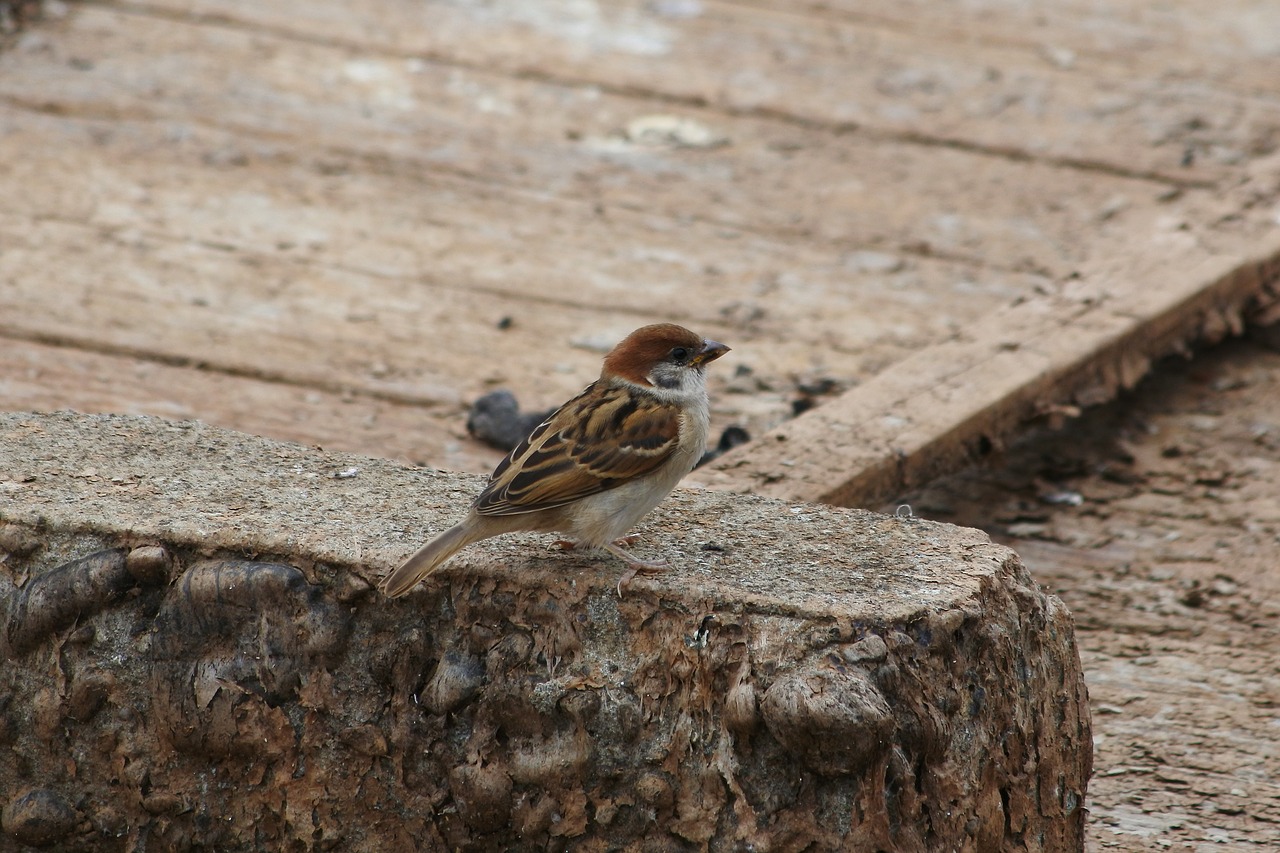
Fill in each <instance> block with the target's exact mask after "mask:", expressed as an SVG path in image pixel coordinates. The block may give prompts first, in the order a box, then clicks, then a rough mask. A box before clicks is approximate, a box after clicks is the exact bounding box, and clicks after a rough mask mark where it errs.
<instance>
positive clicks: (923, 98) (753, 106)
mask: <svg viewBox="0 0 1280 853" xmlns="http://www.w3.org/2000/svg"><path fill="white" fill-rule="evenodd" d="M129 5H133V6H134V7H135V8H141V9H146V10H152V9H165V10H168V11H169V12H170V13H171V14H175V15H178V16H182V17H187V16H195V17H201V18H203V19H205V20H217V21H219V22H227V23H229V24H230V25H232V26H241V27H245V28H246V29H250V30H261V29H263V28H269V29H274V30H276V31H280V32H287V33H296V34H298V35H304V36H307V37H310V38H313V39H316V40H320V41H324V42H327V43H334V42H335V40H336V41H338V42H339V43H345V44H353V45H369V44H377V45H379V47H380V49H382V50H397V51H400V52H402V53H403V54H404V55H406V56H428V57H433V58H435V57H438V58H441V59H444V60H446V61H449V62H453V63H456V64H459V65H462V66H466V67H472V68H475V67H482V68H495V69H501V70H502V71H504V72H506V73H509V74H512V75H517V76H527V77H533V78H535V79H551V80H557V81H561V82H566V83H571V84H574V85H596V86H600V87H604V88H607V89H608V90H610V91H619V92H629V93H635V94H642V95H644V96H646V97H651V98H665V99H669V100H672V101H675V102H678V103H680V104H684V105H689V106H700V105H708V106H711V107H712V108H714V109H716V110H719V111H725V112H729V113H734V114H747V115H770V116H774V117H777V118H780V119H784V120H787V121H790V122H792V123H795V124H799V125H803V126H812V125H818V126H822V127H828V128H843V129H857V130H858V131H859V132H861V133H864V134H885V135H889V136H891V137H893V138H895V139H898V140H911V141H915V142H927V143H929V144H933V145H939V146H955V147H962V148H970V149H974V150H981V151H985V152H988V153H990V154H993V155H996V156H1000V157H1012V158H1017V159H1023V158H1032V159H1041V160H1046V161H1049V162H1056V163H1069V164H1076V165H1079V166H1081V167H1083V168H1087V169H1101V170H1104V171H1109V172H1115V173H1121V174H1142V175H1161V176H1163V177H1164V178H1165V179H1167V180H1171V181H1177V182H1203V181H1211V180H1218V179H1221V178H1223V177H1225V176H1226V175H1228V174H1230V173H1231V172H1232V171H1233V169H1234V167H1235V166H1236V165H1237V164H1238V162H1239V160H1240V158H1241V157H1247V156H1251V155H1252V154H1254V153H1256V152H1257V151H1258V150H1266V148H1265V146H1266V143H1267V141H1268V139H1270V137H1271V135H1272V134H1273V132H1274V127H1275V126H1276V125H1277V123H1280V105H1277V104H1276V103H1275V101H1274V97H1273V96H1274V93H1275V92H1276V84H1275V83H1274V82H1270V83H1269V81H1268V78H1267V77H1266V75H1265V70H1264V71H1261V72H1259V73H1258V77H1257V79H1256V85H1254V86H1250V87H1248V88H1249V89H1250V91H1249V92H1246V93H1239V92H1235V91H1232V90H1231V89H1230V88H1227V87H1224V86H1214V87H1209V86H1206V85H1204V84H1202V83H1200V82H1198V80H1199V79H1200V78H1198V77H1190V78H1189V79H1191V80H1193V81H1197V82H1183V80H1182V79H1181V78H1180V77H1179V76H1177V75H1176V74H1171V73H1170V72H1171V71H1172V70H1176V68H1177V66H1176V65H1175V66H1174V67H1173V68H1171V67H1170V66H1169V65H1164V66H1161V65H1159V64H1157V65H1156V66H1155V67H1153V68H1150V69H1139V73H1136V74H1134V73H1132V69H1131V68H1128V67H1126V66H1127V65H1128V62H1127V61H1126V59H1125V53H1124V51H1123V50H1119V51H1117V54H1118V55H1117V57H1116V61H1115V62H1113V63H1102V64H1101V66H1100V67H1097V68H1095V67H1092V64H1091V63H1088V62H1085V61H1083V60H1082V61H1080V62H1078V63H1075V64H1070V65H1068V67H1062V66H1063V63H1062V61H1061V60H1060V59H1056V58H1055V54H1054V52H1053V50H1052V45H1050V46H1049V48H1050V49H1049V50H1048V51H1046V49H1045V46H1044V45H1032V44H1026V43H1022V44H1018V43H1009V42H1007V41H1004V40H1000V39H993V40H989V41H987V42H985V43H980V44H979V45H978V46H976V47H975V46H974V45H973V44H971V43H970V38H969V37H968V33H966V37H965V38H957V36H956V34H955V32H952V31H946V30H942V31H938V30H933V29H930V28H929V27H928V26H923V27H921V26H912V27H910V28H905V27H903V26H902V24H901V23H897V24H896V25H895V26H885V25H883V24H882V23H880V22H878V21H876V20H873V19H868V18H862V19H860V20H849V19H847V18H843V17H841V16H838V15H833V14H831V13H829V12H826V11H825V10H819V11H818V12H817V13H815V14H795V12H794V10H793V7H792V6H791V5H789V4H788V5H787V6H785V7H784V6H782V5H781V4H778V5H777V6H776V7H773V8H770V7H764V6H754V5H745V4H742V3H735V2H717V0H707V2H701V3H697V4H648V3H643V2H641V0H629V2H622V3H610V4H607V5H601V6H597V5H595V4H578V5H572V4H565V5H551V6H547V5H541V4H540V5H538V6H536V7H531V6H529V5H528V4H522V3H484V4H474V5H472V4H437V5H432V6H430V7H425V8H424V7H422V6H420V5H419V4H409V3H403V2H398V0H382V2H377V3H373V4H367V5H361V7H360V9H359V11H358V12H355V11H354V10H352V9H350V8H348V7H347V5H346V4H344V3H342V2H341V0H330V2H327V3H318V4H315V7H314V8H313V9H312V10H310V11H308V12H307V13H306V14H299V13H298V12H296V11H295V10H292V9H285V8H283V7H279V6H276V5H275V4H256V3H248V2H244V0H204V2H200V3H198V4H196V5H194V6H193V5H192V4H191V3H187V2H178V0H161V2H155V3H153V2H146V3H138V4H129ZM1218 14H1220V15H1221V20H1224V21H1226V20H1229V19H1230V11H1229V10H1224V11H1223V12H1220V13H1218ZM929 15H932V9H931V8H930V9H929V10H928V11H927V13H926V15H925V17H926V18H927V17H928V16H929ZM1264 15H1265V13H1264ZM1192 17H1193V16H1191V15H1188V16H1187V20H1190V19H1191V18H1192ZM964 20H965V21H966V23H968V21H969V19H968V18H965V19H964ZM1262 20H1263V21H1264V22H1265V21H1266V20H1267V19H1266V18H1265V17H1264V18H1263V19H1262ZM973 26H974V27H977V28H980V27H981V23H980V21H974V22H973ZM335 33H341V34H342V36H341V37H335V35H334V34H335ZM1259 52H1265V51H1259ZM1185 54H1186V51H1183V52H1182V53H1181V54H1179V53H1177V52H1174V51H1170V52H1169V53H1167V54H1166V56H1167V57H1169V58H1170V61H1173V60H1174V59H1176V58H1178V57H1179V56H1183V57H1185ZM1201 55H1204V54H1203V53H1202V54H1201ZM1143 70H1146V73H1142V71H1143ZM1230 71H1231V66H1230V65H1227V64H1225V63H1224V65H1223V66H1222V69H1221V72H1220V73H1219V74H1217V75H1215V76H1216V77H1217V78H1219V79H1229V78H1230V77H1231V76H1232V75H1231V74H1230V73H1229V72H1230ZM1255 90H1257V91H1259V92H1260V93H1261V94H1262V96H1259V95H1258V94H1255ZM1260 146H1262V147H1261V148H1260Z"/></svg>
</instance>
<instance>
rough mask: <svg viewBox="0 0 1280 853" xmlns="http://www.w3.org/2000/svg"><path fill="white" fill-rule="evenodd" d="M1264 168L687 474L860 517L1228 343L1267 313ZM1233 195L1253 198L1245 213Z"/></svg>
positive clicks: (1276, 256)
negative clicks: (1196, 348) (1210, 203)
mask: <svg viewBox="0 0 1280 853" xmlns="http://www.w3.org/2000/svg"><path fill="white" fill-rule="evenodd" d="M1273 163H1274V161H1273ZM1273 163H1267V164H1263V166H1262V167H1261V168H1260V169H1259V170H1258V171H1259V174H1258V175H1257V176H1255V177H1256V180H1255V181H1254V182H1253V183H1252V184H1246V185H1245V188H1244V189H1242V190H1239V191H1237V192H1235V193H1233V194H1231V197H1230V198H1229V199H1228V200H1226V201H1225V203H1224V204H1225V206H1224V207H1223V208H1221V210H1219V211H1217V212H1214V210H1213V209H1212V208H1206V209H1204V210H1202V214H1203V216H1202V218H1201V219H1200V220H1198V223H1197V224H1191V223H1181V222H1174V223H1168V222H1165V221H1163V220H1161V221H1153V222H1152V223H1151V228H1150V230H1149V231H1148V233H1147V234H1145V235H1144V237H1145V239H1142V240H1138V241H1135V243H1134V246H1133V250H1132V251H1131V252H1130V254H1129V255H1127V256H1125V257H1123V258H1117V259H1115V261H1114V262H1112V263H1110V264H1107V265H1099V266H1098V267H1097V268H1094V269H1086V270H1085V271H1084V272H1083V273H1082V275H1081V277H1080V279H1079V281H1076V282H1072V283H1070V284H1068V285H1066V286H1065V287H1063V288H1062V289H1061V291H1060V292H1057V293H1053V294H1049V295H1045V296H1036V297H1033V298H1031V299H1029V300H1027V301H1025V302H1023V303H1021V304H1019V305H1017V306H1014V307H1012V308H1009V309H1007V310H1004V311H1000V312H996V313H995V314H993V315H991V316H990V317H988V318H985V319H984V320H982V321H981V322H978V323H975V324H973V325H972V326H970V327H969V328H968V329H966V333H965V334H964V335H963V336H961V337H959V338H957V339H956V340H953V341H948V342H946V343H943V344H938V345H936V346H933V347H930V348H928V349H926V350H924V351H922V352H920V353H918V354H916V355H913V356H911V357H909V358H907V359H904V360H903V361H901V362H898V363H896V364H894V365H893V366H892V367H890V368H889V369H887V370H885V371H884V372H883V373H881V374H879V375H878V376H876V377H875V378H874V379H872V380H870V381H869V382H867V383H865V384H864V385H861V386H859V387H857V388H855V389H853V390H850V391H847V392H845V393H844V394H843V395H841V396H840V397H839V398H838V399H836V400H833V401H831V402H829V403H827V404H826V405H824V406H822V407H820V408H818V409H815V410H812V411H810V412H808V413H806V414H804V415H801V416H800V417H798V418H796V419H795V420H792V421H789V422H787V423H784V424H783V425H781V426H779V427H778V428H776V429H775V430H773V431H772V432H770V433H769V434H768V435H766V436H764V437H762V438H761V440H759V441H757V442H754V443H753V444H751V445H749V446H745V447H742V448H738V449H737V450H735V451H733V452H731V453H728V454H725V455H724V456H722V457H721V458H719V459H718V460H716V461H715V462H714V463H713V464H712V465H711V466H709V468H704V469H702V470H700V471H699V472H698V473H697V475H696V477H697V479H699V480H701V481H702V482H704V483H706V484H709V485H712V486H715V487H717V488H724V489H730V490H734V491H741V492H750V493H760V494H769V495H774V496H777V497H786V498H790V499H793V500H811V501H824V502H828V503H836V504H840V505H843V506H875V505H877V504H878V503H879V502H881V501H883V500H886V499H888V498H889V497H891V496H893V495H895V494H900V493H902V492H904V491H906V490H908V489H912V488H916V487H919V486H921V485H923V484H924V483H926V482H928V481H929V480H930V479H932V478H934V477H937V476H939V475H940V474H943V473H947V472H950V471H954V470H956V469H958V468H960V467H962V466H963V465H964V464H965V463H966V462H968V461H973V460H975V459H978V458H980V457H982V456H985V455H986V454H988V453H990V452H991V451H992V450H994V449H997V448H999V447H1000V446H1002V445H1003V444H1004V443H1006V442H1007V441H1008V440H1009V439H1010V438H1012V437H1013V436H1015V435H1016V434H1018V432H1019V431H1021V430H1022V429H1024V428H1025V427H1026V425H1027V424H1029V423H1031V422H1033V421H1035V420H1037V419H1038V418H1041V417H1043V416H1046V415H1055V414H1056V415H1058V416H1062V415H1065V414H1068V413H1078V412H1079V410H1080V409H1081V408H1082V407H1085V406H1089V405H1094V404H1097V403H1099V402H1103V401H1105V400H1109V399H1111V398H1112V397H1114V396H1115V395H1116V394H1117V393H1118V392H1119V391H1121V390H1124V389H1127V388H1131V387H1133V385H1135V384H1136V383H1137V381H1138V380H1139V379H1141V378H1142V377H1143V376H1144V375H1145V374H1146V372H1147V370H1148V369H1149V367H1150V366H1151V364H1152V363H1153V362H1154V361H1156V360H1157V359H1159V358H1162V357H1164V356H1167V355H1171V354H1175V353H1179V352H1187V351H1188V348H1189V346H1190V345H1192V344H1194V343H1197V342H1216V341H1218V340H1220V339H1221V338H1222V337H1224V336H1225V335H1227V334H1230V333H1232V332H1234V333H1236V334H1238V333H1239V332H1240V331H1241V330H1242V329H1243V326H1244V322H1245V317H1246V316H1247V314H1248V313H1249V312H1250V311H1257V310H1260V309H1262V308H1264V307H1269V306H1272V305H1274V304H1276V303H1277V302H1280V231H1277V229H1276V228H1275V221H1274V213H1273V212H1272V208H1271V206H1270V205H1271V204H1274V202H1275V201H1276V200H1277V199H1280V181H1277V178H1276V174H1277V170H1276V169H1275V168H1274V165H1273ZM1259 194H1260V195H1259ZM1245 198H1250V199H1254V198H1262V199H1267V203H1265V204H1262V205H1259V206H1258V207H1259V209H1258V210H1257V211H1255V212H1254V214H1253V215H1252V216H1251V217H1250V216H1245V215H1244V214H1243V211H1245V210H1246V209H1247V207H1248V206H1249V205H1248V204H1247V203H1246V202H1245V201H1244V199H1245ZM1224 210H1225V211H1226V213H1225V214H1223V213H1222V211H1224ZM1224 219H1225V220H1226V221H1228V222H1230V228H1228V229H1227V231H1226V232H1225V233H1222V232H1219V231H1218V230H1217V229H1216V226H1218V225H1219V224H1220V223H1221V222H1222V221H1223V220H1224ZM1171 225H1172V228H1171V227H1170V226H1171Z"/></svg>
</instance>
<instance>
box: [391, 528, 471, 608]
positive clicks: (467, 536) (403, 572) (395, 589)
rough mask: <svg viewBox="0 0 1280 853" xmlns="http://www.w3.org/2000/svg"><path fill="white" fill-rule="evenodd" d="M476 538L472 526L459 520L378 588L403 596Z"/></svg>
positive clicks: (421, 549) (415, 553)
mask: <svg viewBox="0 0 1280 853" xmlns="http://www.w3.org/2000/svg"><path fill="white" fill-rule="evenodd" d="M475 540H476V537H475V536H473V535H472V529H471V527H468V526H467V525H464V524H455V525H454V526H453V527H450V528H449V529H448V530H446V531H445V532H444V533H441V534H440V535H439V536H437V537H436V538H435V539H432V540H431V541H430V542H428V543H427V544H426V545H423V546H422V547H421V548H419V549H418V550H417V551H416V552H414V555H413V556H412V557H410V558H409V559H407V560H405V561H404V562H403V563H401V564H400V568H398V569H396V570H395V571H394V572H392V573H391V574H389V575H387V576H386V577H385V578H383V579H382V583H380V584H378V588H379V589H381V590H382V591H383V593H385V594H386V595H387V596H388V597H390V598H399V597H400V596H402V595H404V594H405V593H406V592H408V591H409V590H411V589H413V587H414V586H416V585H417V583H418V581H420V580H422V579H423V578H425V577H426V576H427V575H429V574H431V573H432V572H434V571H435V570H436V569H438V568H440V566H442V565H444V562H445V561H446V560H448V559H449V558H450V557H452V556H453V555H454V554H456V553H458V552H459V551H461V550H462V549H463V548H465V547H467V546H468V545H470V544H471V543H472V542H474V541H475Z"/></svg>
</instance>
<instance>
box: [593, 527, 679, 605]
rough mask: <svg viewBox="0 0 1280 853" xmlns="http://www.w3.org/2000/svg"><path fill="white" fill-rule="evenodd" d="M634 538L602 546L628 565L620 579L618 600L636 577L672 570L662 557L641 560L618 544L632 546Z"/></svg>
mask: <svg viewBox="0 0 1280 853" xmlns="http://www.w3.org/2000/svg"><path fill="white" fill-rule="evenodd" d="M634 538H635V537H633V536H629V537H627V538H625V539H619V540H618V541H617V542H610V543H609V544H607V545H603V546H601V547H603V548H604V549H605V550H606V551H608V552H609V553H610V554H612V555H613V556H615V557H617V558H618V559H619V560H621V561H622V562H624V563H626V564H627V569H626V571H624V572H623V573H622V577H620V578H618V598H622V590H623V589H625V588H626V586H627V584H629V583H631V581H632V579H633V578H634V577H635V576H636V575H638V574H656V573H658V572H662V571H666V570H667V569H669V568H671V566H670V565H669V564H668V563H667V561H666V560H664V559H662V558H661V557H659V558H658V559H656V560H641V559H640V558H638V557H636V556H634V555H632V554H631V553H629V552H627V551H624V550H623V549H622V547H621V546H620V545H619V544H618V542H625V543H626V544H628V545H630V544H631V540H632V539H634Z"/></svg>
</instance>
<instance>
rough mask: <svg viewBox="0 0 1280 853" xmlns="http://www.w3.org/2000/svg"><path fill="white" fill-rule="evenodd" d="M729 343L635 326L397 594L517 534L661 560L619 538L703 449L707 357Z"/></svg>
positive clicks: (496, 475)
mask: <svg viewBox="0 0 1280 853" xmlns="http://www.w3.org/2000/svg"><path fill="white" fill-rule="evenodd" d="M728 351H729V348H728V347H727V346H725V345H724V344H720V343H716V342H715V341H712V340H706V339H704V338H702V337H699V336H698V335H695V334H694V333H693V332H691V331H689V330H688V329H686V328H684V327H682V326H677V325H675V324H673V323H658V324H656V325H653V326H645V327H644V328H641V329H636V330H635V331H634V332H632V333H631V334H630V335H627V337H626V338H625V339H623V341H622V342H621V343H619V344H618V345H617V346H616V347H614V348H613V350H612V351H611V352H610V353H609V354H608V355H607V356H605V359H604V367H603V368H602V369H601V370H600V378H599V379H597V380H596V381H595V382H592V383H591V384H590V385H588V386H587V387H586V389H585V390H584V391H583V392H582V393H581V394H579V395H578V396H576V397H574V398H573V399H572V400H570V401H569V402H567V403H565V404H564V405H563V406H561V407H560V408H559V409H556V410H555V411H554V412H552V413H551V415H550V416H549V417H548V418H547V419H546V420H545V421H543V422H542V423H541V424H539V425H538V427H537V428H536V429H534V431H533V432H532V433H531V434H530V435H529V437H528V438H526V439H525V440H524V441H522V442H521V443H520V444H519V445H518V446H517V447H516V448H515V450H512V451H511V453H510V455H508V456H507V458H506V459H504V460H502V462H500V463H499V464H498V467H497V468H495V469H494V471H493V474H492V475H491V476H490V477H489V483H488V485H486V486H485V487H484V491H482V492H481V493H480V496H479V497H477V498H476V500H475V502H474V503H473V504H472V505H471V511H470V512H468V513H467V516H466V518H464V519H463V520H462V521H460V522H459V523H458V524H456V525H454V526H453V527H451V528H449V529H448V530H446V531H445V532H444V533H441V534H440V535H439V536H437V537H436V538H435V539H433V540H432V541H431V542H429V543H427V544H426V545H424V546H423V547H422V548H420V549H419V550H418V551H417V553H415V554H414V555H413V556H412V557H410V558H409V559H408V560H405V562H404V563H403V564H402V565H401V566H400V567H399V568H398V569H396V570H395V571H394V572H392V573H391V574H389V575H387V577H386V578H384V579H383V581H382V584H381V587H380V588H381V589H382V591H383V592H384V593H386V594H387V595H389V596H391V597H393V598H394V597H396V596H400V595H404V594H405V593H406V592H408V591H409V590H410V589H412V588H413V586H414V585H415V584H417V583H418V582H419V581H421V580H422V579H423V578H425V577H426V576H427V575H429V574H431V573H432V572H434V571H435V570H436V569H437V568H439V567H440V566H441V565H443V564H444V562H445V561H446V560H448V559H449V558H450V557H452V556H453V555H454V554H456V553H457V552H458V551H459V550H461V549H462V548H465V547H466V546H467V545H470V544H471V543H473V542H479V541H480V540H481V539H488V538H489V537H491V536H499V535H501V534H503V533H514V532H516V531H534V532H541V533H549V532H556V533H563V534H566V535H568V536H572V537H573V538H574V539H575V540H576V542H574V543H572V545H571V547H581V548H603V549H604V550H606V551H608V552H609V553H611V554H613V555H614V556H616V557H618V558H619V559H621V560H622V561H624V562H625V563H626V564H627V570H626V572H624V573H623V575H622V578H621V579H620V580H619V581H618V590H619V593H621V590H622V587H623V586H624V585H625V584H626V583H627V581H629V580H630V579H631V578H633V577H635V575H636V573H637V572H643V571H658V570H660V569H663V568H666V563H665V562H663V561H661V560H656V561H651V562H646V561H644V560H640V559H637V558H636V557H634V556H632V555H631V554H629V553H627V552H626V551H625V550H623V548H622V547H621V545H620V544H619V543H620V541H621V540H620V538H619V537H622V536H623V535H624V534H625V533H626V532H627V531H628V530H630V529H631V528H632V527H633V526H634V525H635V524H636V522H638V521H639V520H640V519H641V518H643V517H644V516H645V515H647V514H648V512H649V510H651V509H653V508H654V507H655V506H657V505H658V504H659V503H660V502H661V501H662V499H663V498H665V497H666V496H667V495H668V494H669V493H670V492H671V490H672V489H673V488H675V486H676V483H678V482H680V478H681V477H683V476H684V475H685V474H688V473H689V472H690V471H691V470H693V466H694V465H695V464H697V462H698V460H699V459H700V458H702V454H703V452H704V451H705V450H706V446H707V432H708V428H709V421H710V413H709V403H708V399H707V382H706V370H705V369H706V366H707V364H709V363H710V362H712V361H715V360H716V359H717V358H719V357H720V356H722V355H724V354H725V353H726V352H728Z"/></svg>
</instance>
